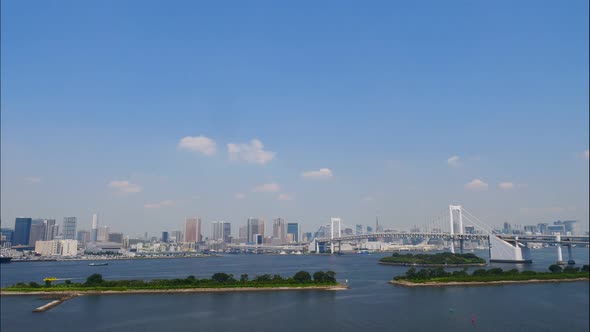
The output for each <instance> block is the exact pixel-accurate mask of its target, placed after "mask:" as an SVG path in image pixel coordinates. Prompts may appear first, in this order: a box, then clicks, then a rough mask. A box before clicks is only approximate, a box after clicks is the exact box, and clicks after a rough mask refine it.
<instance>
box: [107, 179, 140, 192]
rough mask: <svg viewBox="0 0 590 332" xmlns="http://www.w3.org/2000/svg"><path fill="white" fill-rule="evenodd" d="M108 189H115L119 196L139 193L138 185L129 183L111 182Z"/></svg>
mask: <svg viewBox="0 0 590 332" xmlns="http://www.w3.org/2000/svg"><path fill="white" fill-rule="evenodd" d="M109 187H110V188H112V189H115V190H116V191H117V192H118V193H119V194H135V193H138V192H141V187H140V186H139V185H138V184H135V183H131V182H129V181H122V180H113V181H111V182H109Z"/></svg>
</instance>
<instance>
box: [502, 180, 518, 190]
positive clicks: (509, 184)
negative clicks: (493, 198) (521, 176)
mask: <svg viewBox="0 0 590 332" xmlns="http://www.w3.org/2000/svg"><path fill="white" fill-rule="evenodd" d="M498 188H500V189H503V190H510V189H514V183H512V182H500V183H498Z"/></svg>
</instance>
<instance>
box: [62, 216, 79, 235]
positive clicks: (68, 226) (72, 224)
mask: <svg viewBox="0 0 590 332" xmlns="http://www.w3.org/2000/svg"><path fill="white" fill-rule="evenodd" d="M62 235H63V237H62V238H63V239H64V240H75V239H76V217H65V218H64V222H63V227H62Z"/></svg>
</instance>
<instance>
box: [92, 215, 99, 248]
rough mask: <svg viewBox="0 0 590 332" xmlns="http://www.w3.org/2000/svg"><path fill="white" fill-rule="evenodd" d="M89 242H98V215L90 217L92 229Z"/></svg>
mask: <svg viewBox="0 0 590 332" xmlns="http://www.w3.org/2000/svg"><path fill="white" fill-rule="evenodd" d="M90 241H92V242H96V241H98V213H95V214H93V215H92V229H91V230H90Z"/></svg>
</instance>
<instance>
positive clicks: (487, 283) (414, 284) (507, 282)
mask: <svg viewBox="0 0 590 332" xmlns="http://www.w3.org/2000/svg"><path fill="white" fill-rule="evenodd" d="M575 281H590V278H588V277H585V278H571V279H538V278H536V279H527V280H495V281H424V282H413V281H408V280H390V281H389V283H390V284H392V285H399V286H405V287H446V286H494V285H510V284H539V283H556V282H575Z"/></svg>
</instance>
